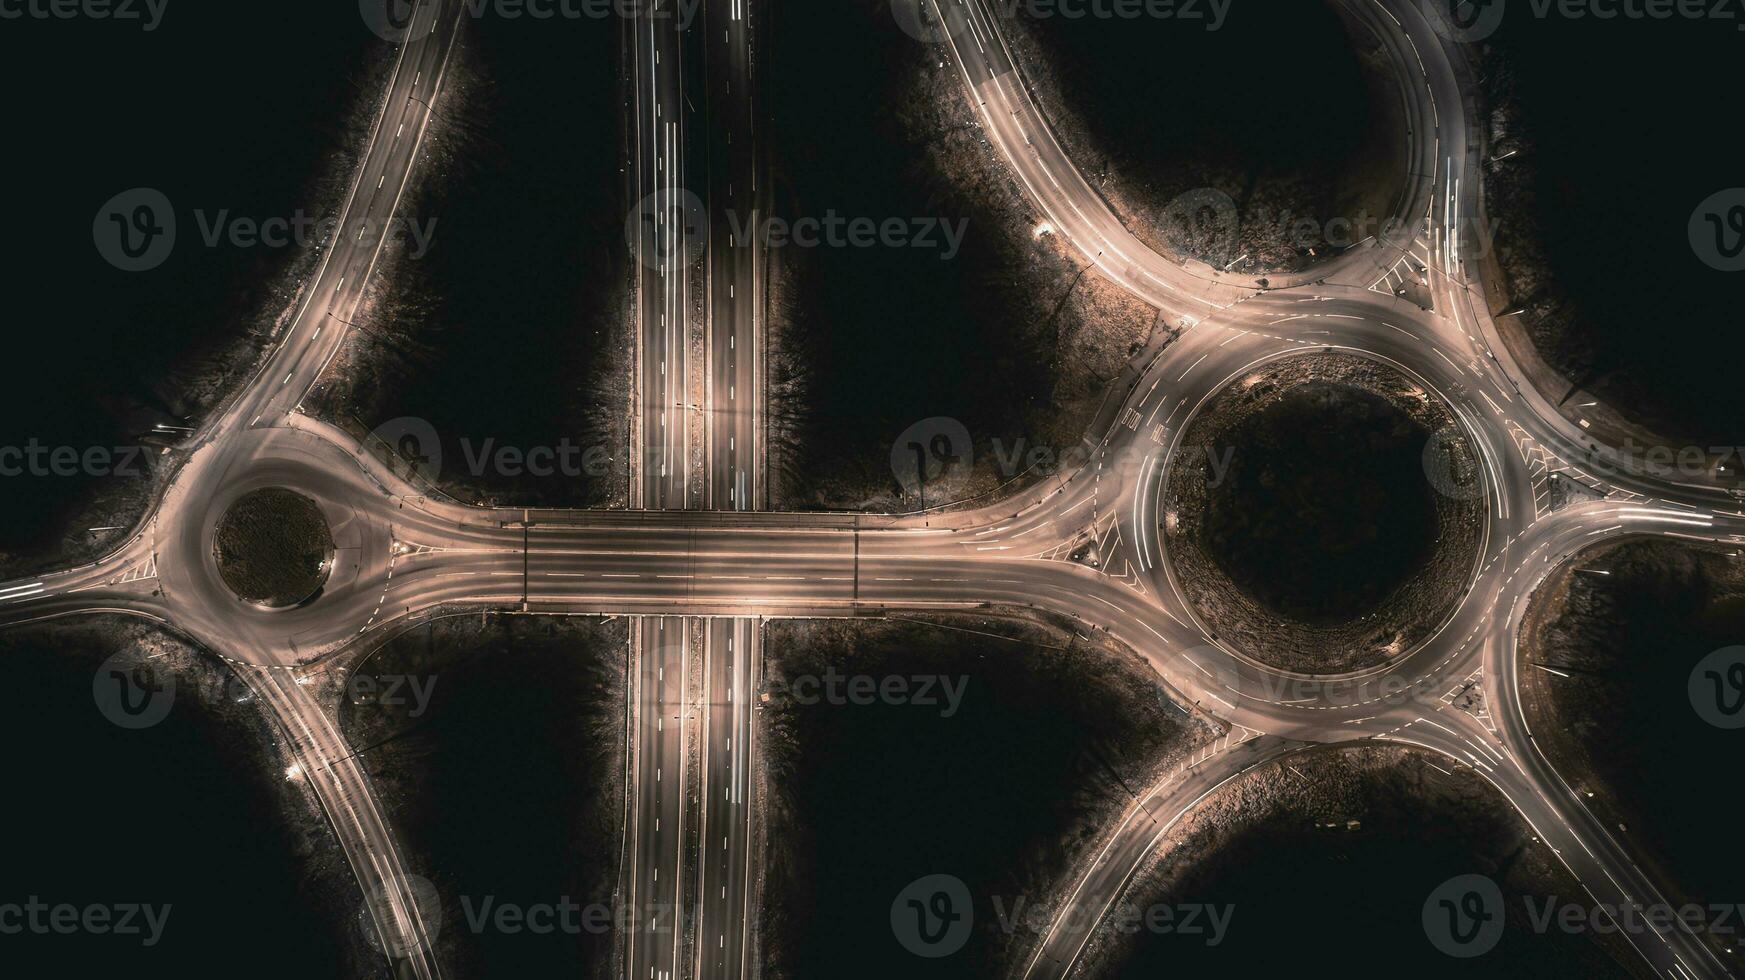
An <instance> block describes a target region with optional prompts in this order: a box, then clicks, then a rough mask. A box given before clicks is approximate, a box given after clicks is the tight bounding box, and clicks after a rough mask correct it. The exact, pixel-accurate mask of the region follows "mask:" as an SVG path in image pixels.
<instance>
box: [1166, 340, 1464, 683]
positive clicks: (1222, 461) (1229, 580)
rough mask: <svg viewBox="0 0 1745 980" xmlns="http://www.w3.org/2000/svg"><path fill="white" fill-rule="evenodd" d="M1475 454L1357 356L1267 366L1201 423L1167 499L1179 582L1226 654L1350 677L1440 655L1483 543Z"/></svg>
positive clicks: (1425, 399)
mask: <svg viewBox="0 0 1745 980" xmlns="http://www.w3.org/2000/svg"><path fill="white" fill-rule="evenodd" d="M1480 479H1481V474H1480V471H1479V465H1478V460H1477V456H1476V453H1475V452H1474V450H1473V446H1472V443H1471V441H1470V440H1469V439H1468V438H1467V436H1466V433H1465V432H1464V430H1462V429H1461V427H1460V425H1459V423H1458V421H1457V420H1456V418H1455V416H1454V413H1453V411H1452V410H1451V409H1450V408H1449V407H1448V406H1447V404H1445V403H1444V402H1443V401H1442V400H1441V399H1440V398H1438V397H1437V396H1436V395H1435V394H1433V393H1431V392H1429V391H1426V390H1425V389H1424V387H1423V386H1421V385H1420V384H1419V383H1418V382H1416V381H1415V380H1413V379H1411V378H1409V377H1407V376H1406V375H1404V374H1402V373H1400V372H1399V371H1397V370H1395V369H1394V368H1392V367H1389V366H1387V365H1384V364H1382V363H1380V362H1378V361H1374V360H1371V359H1369V358H1366V357H1360V356H1357V355H1353V354H1343V353H1315V354H1303V355H1296V356H1291V357H1285V358H1280V359H1276V360H1272V361H1268V362H1266V363H1264V364H1261V365H1258V366H1256V367H1255V368H1254V369H1253V370H1251V371H1249V372H1247V373H1246V374H1244V375H1242V376H1240V377H1238V378H1237V379H1236V380H1235V381H1234V382H1233V383H1232V384H1231V385H1229V386H1228V387H1226V388H1225V389H1224V390H1222V391H1220V392H1219V393H1218V394H1216V395H1214V396H1213V397H1212V398H1211V399H1210V400H1209V401H1208V402H1207V403H1206V404H1205V405H1204V406H1203V407H1202V408H1201V410H1200V411H1199V412H1198V413H1197V414H1196V415H1195V416H1194V418H1193V420H1192V421H1191V422H1190V424H1189V426H1188V428H1187V431H1186V432H1185V434H1184V435H1183V437H1182V440H1181V443H1180V446H1179V447H1178V449H1177V451H1176V455H1175V459H1174V462H1173V463H1172V466H1171V470H1170V475H1169V484H1168V486H1167V488H1166V489H1165V496H1164V507H1163V519H1162V520H1163V534H1164V541H1165V542H1166V548H1165V550H1166V551H1167V553H1168V556H1169V561H1170V565H1171V570H1172V572H1173V573H1174V576H1175V578H1176V581H1177V583H1178V584H1179V586H1180V589H1181V592H1182V594H1183V596H1185V597H1186V598H1187V600H1188V602H1189V604H1191V605H1192V606H1193V608H1194V611H1195V613H1196V614H1197V615H1198V616H1199V617H1200V620H1201V622H1202V623H1203V624H1204V625H1205V626H1206V627H1207V628H1208V629H1209V630H1210V631H1211V632H1212V633H1213V634H1214V635H1215V636H1216V637H1217V638H1218V639H1220V640H1222V641H1224V642H1225V643H1227V644H1228V645H1230V646H1232V647H1233V648H1235V649H1236V650H1237V651H1238V652H1240V653H1242V654H1244V655H1246V656H1248V657H1251V658H1253V659H1254V660H1256V661H1258V662H1260V663H1262V664H1265V665H1267V666H1271V667H1276V668H1279V669H1281V670H1287V671H1292V672H1296V673H1305V674H1330V673H1346V672H1350V671H1357V670H1363V669H1366V668H1370V667H1375V666H1378V665H1380V664H1384V663H1387V662H1389V661H1391V660H1394V659H1396V658H1398V657H1399V656H1400V655H1402V654H1404V653H1406V652H1407V651H1409V650H1411V649H1412V648H1414V647H1415V646H1417V645H1418V644H1419V643H1421V642H1423V641H1424V640H1425V639H1427V638H1428V637H1429V636H1430V635H1431V634H1432V633H1433V632H1434V631H1435V630H1436V628H1437V627H1438V626H1439V625H1440V624H1441V623H1442V622H1443V621H1444V620H1446V619H1447V617H1448V616H1449V615H1450V614H1451V613H1452V612H1453V611H1454V608H1455V607H1456V605H1457V604H1458V603H1459V601H1460V598H1461V596H1462V595H1464V593H1465V591H1466V589H1467V586H1468V583H1469V580H1470V578H1471V574H1472V571H1473V569H1474V567H1475V565H1476V562H1477V558H1478V555H1479V548H1480V542H1481V540H1482V538H1483V533H1484V522H1485V514H1486V510H1485V500H1484V494H1483V489H1482V484H1481V482H1480Z"/></svg>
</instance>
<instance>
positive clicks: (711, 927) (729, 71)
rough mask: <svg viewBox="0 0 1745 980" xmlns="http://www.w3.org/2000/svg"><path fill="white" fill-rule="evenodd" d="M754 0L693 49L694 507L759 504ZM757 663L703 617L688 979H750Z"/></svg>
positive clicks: (748, 642)
mask: <svg viewBox="0 0 1745 980" xmlns="http://www.w3.org/2000/svg"><path fill="white" fill-rule="evenodd" d="M762 7H763V0H709V2H707V3H705V4H704V6H703V23H702V25H701V27H700V30H699V31H698V36H699V37H700V39H701V41H702V44H701V47H702V52H703V58H702V63H703V64H702V67H703V73H704V85H703V87H702V88H703V105H702V110H703V116H704V122H705V130H706V132H707V133H708V153H707V176H706V179H705V182H704V186H705V188H706V194H705V198H706V201H705V204H706V207H707V211H708V215H709V239H708V250H707V252H706V254H705V259H706V265H705V270H706V279H707V287H706V288H707V293H708V300H707V307H706V311H705V312H706V316H705V339H704V344H703V346H704V350H705V352H706V357H707V361H708V369H707V372H706V373H707V383H706V385H705V388H704V394H703V405H704V408H705V432H704V440H705V443H706V445H707V467H706V468H707V470H708V475H707V483H708V485H707V490H706V494H705V497H706V506H708V507H709V508H710V509H712V510H728V511H747V510H758V509H761V508H762V507H763V505H764V445H763V425H762V423H763V420H764V405H763V394H764V384H763V363H764V362H763V351H764V334H763V329H762V327H763V322H764V321H763V280H762V278H761V277H762V274H763V272H764V269H765V268H766V265H767V263H766V262H765V256H764V254H763V248H764V246H763V240H762V238H761V236H759V235H757V234H755V233H751V234H747V229H755V228H756V227H757V222H758V219H759V218H760V217H761V216H762V215H763V214H765V213H766V212H767V210H768V205H767V200H768V181H767V180H765V179H764V174H763V169H762V157H761V156H760V155H759V143H758V136H759V134H758V119H759V115H760V112H759V102H758V85H757V76H756V59H755V50H756V49H755V46H754V39H755V38H756V36H757V32H756V30H755V12H756V11H758V10H761V9H762ZM762 652H763V631H762V622H761V621H760V620H754V619H724V618H714V619H710V620H708V621H707V623H706V626H705V628H704V632H703V664H702V683H703V701H704V704H705V712H706V717H705V719H704V721H705V724H704V726H703V729H702V735H703V738H702V745H701V747H700V750H699V751H700V752H701V755H702V768H703V771H702V779H703V794H702V801H701V806H700V808H699V811H698V815H697V816H698V837H697V860H696V865H697V866H696V868H695V871H694V873H695V876H696V881H697V901H696V904H695V908H696V928H695V930H694V939H693V943H694V945H693V949H694V956H693V961H692V962H693V964H694V969H693V971H692V975H694V976H696V977H699V978H701V980H740V978H744V977H750V976H752V975H753V974H752V972H751V971H752V967H751V964H752V955H753V954H752V949H751V945H752V944H751V934H752V926H753V919H754V905H753V890H752V886H753V875H752V871H751V859H752V842H753V833H752V826H753V820H754V818H755V803H756V794H755V793H754V792H752V786H751V769H752V764H753V759H754V758H755V756H754V754H753V749H754V740H755V727H756V726H755V723H754V719H753V714H752V708H753V697H752V692H753V691H754V690H755V688H756V685H757V676H758V672H759V670H760V668H761V663H762Z"/></svg>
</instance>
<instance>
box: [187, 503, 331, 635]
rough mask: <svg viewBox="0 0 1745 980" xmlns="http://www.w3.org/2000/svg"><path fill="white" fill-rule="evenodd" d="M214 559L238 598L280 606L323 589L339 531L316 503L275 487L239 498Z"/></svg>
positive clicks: (222, 523) (225, 520)
mask: <svg viewBox="0 0 1745 980" xmlns="http://www.w3.org/2000/svg"><path fill="white" fill-rule="evenodd" d="M212 557H213V559H214V560H215V561H216V562H217V563H218V572H219V574H220V575H221V576H222V577H223V578H224V584H225V585H226V586H228V587H229V588H230V591H232V592H234V593H236V595H237V598H240V599H242V600H243V601H244V602H250V603H254V604H255V605H259V606H265V607H267V608H269V609H280V608H284V607H286V606H295V605H297V604H299V603H301V602H304V601H306V600H308V599H309V598H310V597H312V596H314V595H315V594H316V593H317V592H319V591H320V590H321V586H322V584H323V583H324V582H326V581H327V575H328V572H329V571H331V570H332V568H333V535H332V533H331V532H330V531H329V529H328V527H327V520H326V518H324V517H322V516H321V509H320V508H319V507H317V506H316V505H315V501H313V500H310V499H309V498H308V497H305V496H303V495H302V494H300V493H296V492H294V491H291V490H285V489H282V488H279V487H269V488H267V489H263V490H254V491H251V492H249V493H246V494H244V495H242V496H241V497H238V498H237V500H236V502H235V503H233V504H231V505H230V507H229V508H228V509H227V510H225V512H224V516H223V517H221V518H219V519H218V527H217V530H216V533H215V534H214V535H213V540H212Z"/></svg>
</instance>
